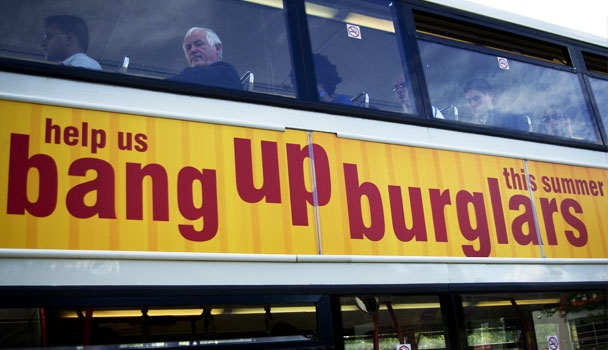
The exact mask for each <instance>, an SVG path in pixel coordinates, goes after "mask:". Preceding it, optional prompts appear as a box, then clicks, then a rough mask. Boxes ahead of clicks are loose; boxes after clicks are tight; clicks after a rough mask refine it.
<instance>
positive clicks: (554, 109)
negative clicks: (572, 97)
mask: <svg viewBox="0 0 608 350" xmlns="http://www.w3.org/2000/svg"><path fill="white" fill-rule="evenodd" d="M543 124H544V126H545V133H546V134H548V135H553V136H559V137H569V138H573V135H572V127H571V125H570V118H569V117H568V116H566V115H564V112H563V110H562V108H560V107H559V106H557V105H550V106H549V107H547V109H545V112H544V113H543Z"/></svg>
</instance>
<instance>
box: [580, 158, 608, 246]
mask: <svg viewBox="0 0 608 350" xmlns="http://www.w3.org/2000/svg"><path fill="white" fill-rule="evenodd" d="M596 173H597V176H596ZM606 173H607V172H606V171H602V170H599V171H597V170H595V171H592V169H591V168H585V174H586V175H587V179H598V178H599V179H600V180H602V182H603V183H604V185H608V181H607V180H608V178H606V176H604V177H603V178H602V175H601V174H606ZM607 195H608V194H607V193H605V192H604V196H603V198H600V197H598V198H597V199H593V208H594V211H593V213H594V215H592V217H593V219H595V222H594V225H590V226H591V227H592V228H596V230H597V231H600V230H602V229H604V230H608V215H606V210H607V209H608V205H607V206H604V207H602V206H601V205H600V204H601V203H604V204H608V199H607V198H606V196H607ZM589 219H590V220H593V219H592V218H589ZM587 227H589V226H587ZM596 230H594V232H593V233H590V235H589V238H590V239H591V238H592V237H595V235H598V236H599V237H600V245H601V248H597V251H600V250H601V254H600V256H602V257H608V236H605V235H603V233H604V232H597V231H596ZM602 238H603V239H602Z"/></svg>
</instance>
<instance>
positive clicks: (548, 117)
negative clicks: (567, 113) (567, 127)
mask: <svg viewBox="0 0 608 350" xmlns="http://www.w3.org/2000/svg"><path fill="white" fill-rule="evenodd" d="M563 117H564V116H563V115H562V114H560V113H555V114H548V115H545V116H543V121H544V122H548V121H550V120H551V119H553V120H559V119H562V118H563Z"/></svg>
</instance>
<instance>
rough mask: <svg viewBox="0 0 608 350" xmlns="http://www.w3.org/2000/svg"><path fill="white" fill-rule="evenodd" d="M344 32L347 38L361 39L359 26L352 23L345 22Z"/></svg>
mask: <svg viewBox="0 0 608 350" xmlns="http://www.w3.org/2000/svg"><path fill="white" fill-rule="evenodd" d="M346 32H347V33H348V37H349V38H355V39H361V28H359V26H356V25H354V24H348V23H347V24H346Z"/></svg>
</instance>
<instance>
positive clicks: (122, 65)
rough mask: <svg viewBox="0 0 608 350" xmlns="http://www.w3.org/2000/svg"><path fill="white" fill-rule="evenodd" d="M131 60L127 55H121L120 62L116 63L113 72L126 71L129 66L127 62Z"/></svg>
mask: <svg viewBox="0 0 608 350" xmlns="http://www.w3.org/2000/svg"><path fill="white" fill-rule="evenodd" d="M130 61H131V60H130V59H129V56H123V57H122V60H121V61H120V64H119V65H118V67H116V70H115V73H123V74H124V73H126V72H127V69H128V68H129V62H130Z"/></svg>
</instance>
